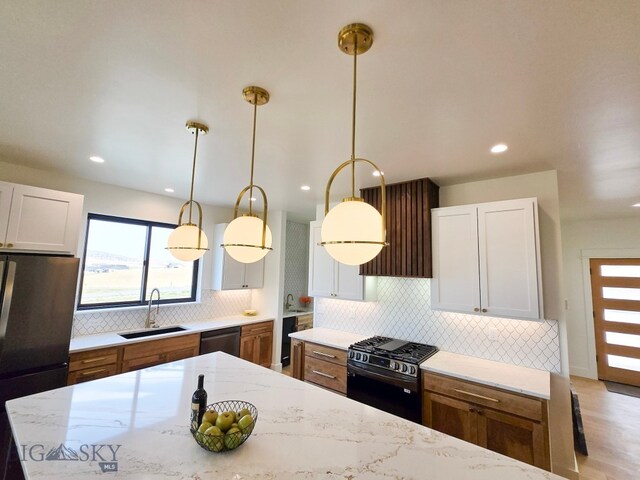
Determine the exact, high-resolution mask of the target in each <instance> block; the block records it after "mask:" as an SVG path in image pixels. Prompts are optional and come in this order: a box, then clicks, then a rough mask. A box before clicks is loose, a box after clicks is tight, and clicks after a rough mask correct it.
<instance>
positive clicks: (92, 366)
mask: <svg viewBox="0 0 640 480" xmlns="http://www.w3.org/2000/svg"><path fill="white" fill-rule="evenodd" d="M199 353H200V334H199V333H193V334H189V335H180V336H177V337H170V338H163V339H159V340H149V341H144V342H137V343H132V344H129V345H125V346H122V347H108V348H98V349H94V350H87V351H84V352H78V353H72V354H70V355H69V375H68V377H67V385H74V384H76V383H81V382H86V381H89V380H97V379H98V378H104V377H109V376H111V375H115V374H117V373H124V372H131V371H133V370H139V369H141V368H147V367H152V366H154V365H160V364H162V363H167V362H173V361H176V360H182V359H184V358H189V357H195V356H197V355H198V354H199Z"/></svg>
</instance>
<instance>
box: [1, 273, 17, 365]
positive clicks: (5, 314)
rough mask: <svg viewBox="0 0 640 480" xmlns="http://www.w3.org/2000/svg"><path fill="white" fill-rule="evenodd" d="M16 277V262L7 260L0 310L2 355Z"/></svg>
mask: <svg viewBox="0 0 640 480" xmlns="http://www.w3.org/2000/svg"><path fill="white" fill-rule="evenodd" d="M0 275H1V276H0V283H2V281H3V280H4V262H0ZM15 278H16V262H12V261H10V262H9V268H8V269H7V281H6V284H5V287H4V296H3V297H2V310H0V356H1V355H2V350H3V344H4V336H5V334H6V333H7V324H8V323H9V311H10V310H11V299H12V298H13V284H14V280H15Z"/></svg>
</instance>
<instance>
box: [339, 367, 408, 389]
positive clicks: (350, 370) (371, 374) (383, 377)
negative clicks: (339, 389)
mask: <svg viewBox="0 0 640 480" xmlns="http://www.w3.org/2000/svg"><path fill="white" fill-rule="evenodd" d="M373 368H375V367H373ZM355 376H361V377H365V378H369V379H371V380H376V381H378V382H382V383H388V384H389V385H395V386H396V387H400V388H405V389H408V390H411V391H412V392H417V391H418V390H419V389H420V383H419V379H415V380H409V379H404V378H397V377H396V376H395V375H394V373H392V372H389V373H378V372H376V371H374V370H372V369H371V368H368V369H365V368H362V367H358V366H356V365H351V364H347V377H355ZM347 388H348V387H347Z"/></svg>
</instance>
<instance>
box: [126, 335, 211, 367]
mask: <svg viewBox="0 0 640 480" xmlns="http://www.w3.org/2000/svg"><path fill="white" fill-rule="evenodd" d="M186 348H197V349H199V348H200V334H199V333H193V334H190V335H180V336H179V337H173V338H163V339H161V340H151V341H148V342H140V343H134V344H132V345H126V346H125V347H124V354H123V356H122V360H123V361H127V360H130V359H132V358H141V357H147V356H151V355H157V354H161V353H163V354H166V353H169V352H170V351H172V350H183V349H186Z"/></svg>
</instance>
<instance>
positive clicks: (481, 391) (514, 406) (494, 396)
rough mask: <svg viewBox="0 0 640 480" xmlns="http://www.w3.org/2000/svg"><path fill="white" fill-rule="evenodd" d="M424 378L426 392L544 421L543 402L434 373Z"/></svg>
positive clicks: (424, 375)
mask: <svg viewBox="0 0 640 480" xmlns="http://www.w3.org/2000/svg"><path fill="white" fill-rule="evenodd" d="M422 378H423V381H422V386H423V388H424V389H425V390H429V391H433V392H438V393H441V394H443V395H447V396H449V397H452V398H458V399H460V400H464V401H465V402H470V403H475V404H476V405H482V406H485V407H489V408H493V409H494V410H500V411H503V412H508V413H512V414H514V415H519V416H521V417H526V418H530V419H532V420H536V421H538V422H541V421H542V418H543V413H542V411H543V402H542V401H541V400H536V399H534V398H528V397H524V396H521V395H518V394H514V393H508V392H505V391H503V390H497V389H495V388H491V387H485V386H483V385H478V384H476V383H471V382H466V381H464V380H458V379H455V378H450V377H445V376H442V375H436V374H433V373H427V372H425V373H424V374H423V377H422Z"/></svg>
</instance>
